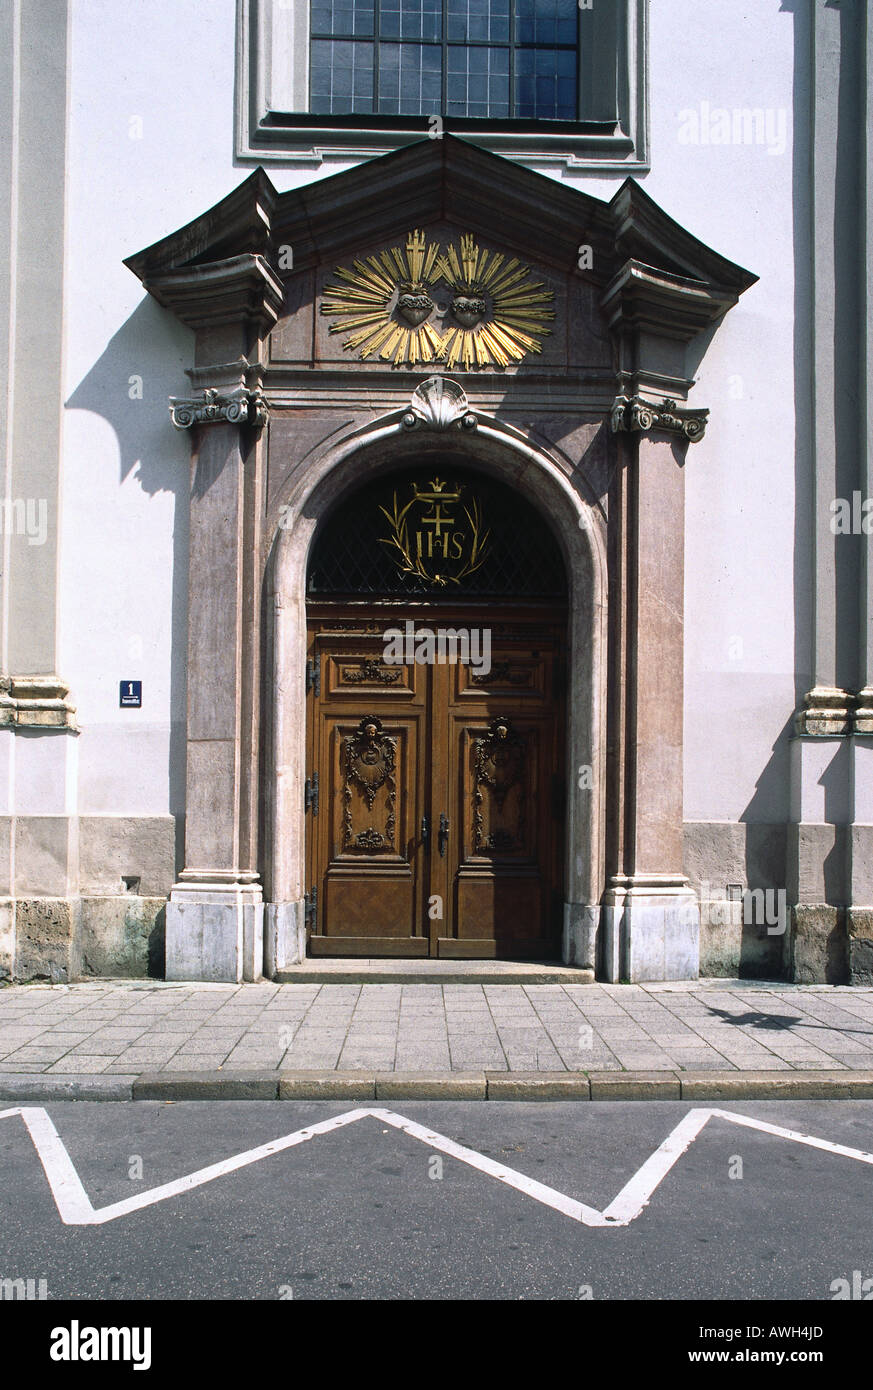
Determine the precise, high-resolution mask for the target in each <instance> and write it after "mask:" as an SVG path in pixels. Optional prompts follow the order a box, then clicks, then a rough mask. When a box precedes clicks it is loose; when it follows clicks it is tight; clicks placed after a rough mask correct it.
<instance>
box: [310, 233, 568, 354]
mask: <svg viewBox="0 0 873 1390" xmlns="http://www.w3.org/2000/svg"><path fill="white" fill-rule="evenodd" d="M335 273H336V276H337V279H338V280H340V281H341V282H342V283H341V284H339V285H326V286H325V290H324V295H323V298H322V303H321V312H322V313H323V314H328V315H331V316H333V317H334V318H335V319H336V322H335V323H332V324H331V326H330V331H331V333H345V334H348V335H349V336H348V337H347V338H346V341H345V343H344V344H343V346H344V348H345V349H346V351H348V352H357V353H358V354H359V356H360V357H361V359H362V360H366V359H367V358H372V357H378V359H379V360H380V361H383V362H391V363H392V365H393V366H395V367H400V366H405V365H409V366H412V367H415V366H417V365H418V364H420V363H421V364H425V363H431V362H442V363H445V365H446V366H447V367H448V368H449V369H451V368H453V367H456V366H461V367H463V368H465V369H467V370H472V369H474V368H476V367H507V366H509V364H510V363H512V362H520V361H521V360H522V358H523V357H525V356H526V354H527V353H529V352H541V351H542V343H541V342H540V339H542V338H543V337H545V336H546V335H548V334H549V333H551V329H550V328H549V327H548V321H549V320H550V319H553V318H554V317H555V312H554V310H553V309H550V308H548V307H547V306H548V304H549V303H550V302H551V300H553V299H554V292H553V291H552V290H549V289H546V288H545V286H544V285H543V283H542V281H535V280H534V279H533V278H532V273H531V270H530V268H529V267H528V266H526V265H524V264H523V263H522V262H521V261H519V260H518V259H517V257H510V258H509V259H507V257H506V256H505V255H504V254H503V253H502V252H499V251H487V250H483V249H482V248H481V247H479V246H478V245H477V244H476V242H475V241H474V239H473V237H472V236H471V235H469V234H467V235H465V236H462V237H461V238H460V249H459V248H458V247H457V246H456V245H455V244H454V243H450V244H449V245H448V246H447V247H446V249H445V252H443V251H442V249H441V247H440V244H439V242H433V241H432V242H428V241H427V238H426V237H425V234H424V232H422V231H414V232H410V234H409V236H408V237H407V240H406V246H405V247H400V246H392V247H391V249H390V250H388V251H382V252H380V253H379V254H378V255H374V256H365V257H364V258H363V259H361V260H356V261H354V262H353V263H352V269H351V270H349V269H346V268H345V267H337V269H336V272H335ZM440 287H444V288H442V289H441V288H440ZM443 301H444V302H443Z"/></svg>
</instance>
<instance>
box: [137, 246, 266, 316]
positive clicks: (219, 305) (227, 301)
mask: <svg viewBox="0 0 873 1390" xmlns="http://www.w3.org/2000/svg"><path fill="white" fill-rule="evenodd" d="M143 284H144V285H145V288H146V289H147V290H148V291H149V293H150V294H153V295H154V297H155V299H156V300H157V301H158V303H159V304H163V305H164V307H165V308H167V309H171V310H172V312H173V313H174V314H175V315H176V318H177V319H179V320H180V321H181V322H182V323H184V324H187V326H188V327H189V328H195V329H197V328H214V327H217V326H218V325H221V324H245V326H246V327H247V328H249V329H254V330H255V331H256V332H257V334H258V335H259V336H261V335H262V334H264V333H267V332H269V330H270V329H271V328H272V326H273V324H274V323H275V322H276V320H277V318H278V317H279V310H280V309H281V307H282V303H283V299H284V291H283V289H282V283H281V281H280V280H279V279H278V278H277V277H276V275H275V274H274V273H273V271H272V270H271V268H270V266H269V265H268V264H267V262H266V260H265V259H264V257H263V256H261V255H255V254H251V253H247V254H245V255H240V256H231V257H230V258H229V259H228V260H223V261H210V262H209V263H208V264H206V265H190V266H182V267H180V268H179V269H177V270H167V271H163V272H162V273H160V274H158V275H146V276H145V278H144V279H143Z"/></svg>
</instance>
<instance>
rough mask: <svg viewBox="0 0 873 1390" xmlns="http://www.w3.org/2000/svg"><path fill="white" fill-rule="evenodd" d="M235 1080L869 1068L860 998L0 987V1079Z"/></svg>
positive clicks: (865, 1001)
mask: <svg viewBox="0 0 873 1390" xmlns="http://www.w3.org/2000/svg"><path fill="white" fill-rule="evenodd" d="M221 1069H227V1070H229V1071H233V1072H235V1073H236V1072H243V1071H248V1070H252V1071H259V1072H264V1071H268V1072H271V1071H276V1072H277V1073H278V1072H282V1071H295V1072H299V1071H309V1070H311V1071H319V1072H325V1071H329V1072H338V1073H344V1072H362V1071H366V1070H368V1069H369V1070H376V1071H378V1072H380V1073H386V1072H397V1073H404V1074H407V1073H413V1072H417V1073H429V1074H434V1073H446V1074H451V1073H453V1072H472V1071H486V1072H509V1073H512V1072H520V1073H532V1072H545V1073H550V1074H552V1075H554V1074H555V1073H560V1072H564V1071H566V1072H597V1073H603V1072H608V1071H614V1072H621V1071H634V1072H657V1071H665V1072H677V1071H679V1072H682V1071H689V1072H695V1073H698V1072H703V1071H713V1072H721V1073H724V1072H739V1073H742V1072H762V1071H763V1072H783V1073H790V1072H792V1071H803V1072H809V1071H819V1070H820V1071H823V1072H824V1071H827V1072H837V1071H846V1072H849V1073H851V1072H854V1071H868V1072H869V1071H873V989H864V988H860V989H859V988H852V987H834V986H803V985H787V984H782V983H779V984H759V983H756V982H754V981H747V980H742V981H740V980H713V981H696V982H694V983H693V984H672V985H663V984H662V985H607V984H583V985H566V984H547V985H520V984H509V985H499V984H472V983H471V984H396V985H395V984H363V985H357V984H356V985H348V984H315V983H313V984H287V985H275V984H251V985H204V984H182V985H174V984H168V983H163V982H159V981H148V982H145V981H144V982H118V981H95V982H93V983H87V984H74V985H54V986H51V985H23V986H13V987H9V988H5V989H0V1080H2V1076H3V1075H4V1074H5V1075H17V1076H25V1075H27V1074H29V1073H38V1074H42V1075H47V1076H58V1077H60V1076H67V1077H75V1076H77V1075H83V1074H84V1075H88V1076H92V1077H93V1076H97V1075H106V1076H107V1077H112V1076H121V1075H127V1076H131V1075H134V1074H138V1073H144V1072H148V1073H166V1074H168V1075H172V1074H173V1073H175V1072H184V1073H192V1072H215V1071H217V1070H221Z"/></svg>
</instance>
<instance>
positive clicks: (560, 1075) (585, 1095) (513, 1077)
mask: <svg viewBox="0 0 873 1390" xmlns="http://www.w3.org/2000/svg"><path fill="white" fill-rule="evenodd" d="M485 1079H486V1082H487V1085H488V1099H489V1100H590V1099H591V1085H590V1082H589V1080H588V1077H587V1075H586V1074H585V1072H578V1071H576V1072H566V1071H559V1072H535V1071H529V1072H524V1071H489V1072H486V1076H485Z"/></svg>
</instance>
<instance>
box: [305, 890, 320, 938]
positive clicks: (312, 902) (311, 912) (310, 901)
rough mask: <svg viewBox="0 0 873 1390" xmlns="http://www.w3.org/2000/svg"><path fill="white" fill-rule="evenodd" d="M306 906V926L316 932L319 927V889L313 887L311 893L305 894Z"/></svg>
mask: <svg viewBox="0 0 873 1390" xmlns="http://www.w3.org/2000/svg"><path fill="white" fill-rule="evenodd" d="M303 902H304V904H305V910H304V916H305V918H306V925H307V927H308V928H309V930H310V931H315V928H316V927H317V925H318V889H317V888H316V887H315V886H313V888H312V892H311V893H304V894H303Z"/></svg>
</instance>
